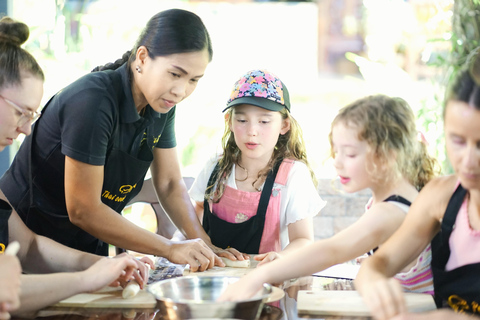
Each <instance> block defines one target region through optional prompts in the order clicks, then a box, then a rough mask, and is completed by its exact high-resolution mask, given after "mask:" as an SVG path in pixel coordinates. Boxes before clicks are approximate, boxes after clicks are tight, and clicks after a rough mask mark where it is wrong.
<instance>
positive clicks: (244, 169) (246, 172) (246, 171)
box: [235, 163, 248, 182]
mask: <svg viewBox="0 0 480 320" xmlns="http://www.w3.org/2000/svg"><path fill="white" fill-rule="evenodd" d="M237 166H238V167H239V168H242V169H243V171H245V174H246V177H245V179H243V180H240V179H237V177H236V176H237V175H235V180H237V181H239V182H242V181H245V180H247V179H248V170H247V169H246V168H244V167H242V166H241V165H239V164H238V163H237Z"/></svg>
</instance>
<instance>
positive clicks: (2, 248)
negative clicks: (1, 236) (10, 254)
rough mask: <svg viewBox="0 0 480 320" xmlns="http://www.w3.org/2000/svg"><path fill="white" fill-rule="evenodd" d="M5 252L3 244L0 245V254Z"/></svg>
mask: <svg viewBox="0 0 480 320" xmlns="http://www.w3.org/2000/svg"><path fill="white" fill-rule="evenodd" d="M4 252H5V245H4V244H3V243H0V253H4Z"/></svg>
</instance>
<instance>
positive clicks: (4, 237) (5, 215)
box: [0, 200, 12, 254]
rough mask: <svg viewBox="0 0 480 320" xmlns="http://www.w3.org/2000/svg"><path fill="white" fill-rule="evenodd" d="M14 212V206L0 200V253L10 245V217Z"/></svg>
mask: <svg viewBox="0 0 480 320" xmlns="http://www.w3.org/2000/svg"><path fill="white" fill-rule="evenodd" d="M11 214H12V207H10V205H9V204H8V203H7V202H5V201H3V200H0V254H1V253H3V252H5V248H6V247H7V245H8V219H10V215H11Z"/></svg>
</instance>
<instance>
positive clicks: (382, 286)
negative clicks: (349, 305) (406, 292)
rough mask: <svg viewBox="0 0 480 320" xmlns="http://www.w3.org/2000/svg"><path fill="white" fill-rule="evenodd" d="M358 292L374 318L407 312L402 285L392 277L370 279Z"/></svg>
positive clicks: (389, 316)
mask: <svg viewBox="0 0 480 320" xmlns="http://www.w3.org/2000/svg"><path fill="white" fill-rule="evenodd" d="M360 293H361V295H362V297H363V301H365V303H366V305H367V306H368V308H369V309H370V312H371V313H372V315H373V318H374V319H377V320H384V319H385V320H386V319H391V318H392V317H393V316H396V315H400V314H404V313H406V312H407V308H406V304H405V298H404V296H403V290H402V287H401V285H400V283H399V282H398V281H397V280H395V279H394V278H388V279H385V278H383V279H376V280H375V281H370V283H369V285H367V286H364V287H363V288H362V290H361V292H360Z"/></svg>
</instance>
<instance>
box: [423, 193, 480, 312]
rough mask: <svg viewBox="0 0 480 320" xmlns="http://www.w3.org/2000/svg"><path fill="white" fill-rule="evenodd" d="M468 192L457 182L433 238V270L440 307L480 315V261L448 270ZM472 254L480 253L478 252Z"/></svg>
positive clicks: (436, 295) (436, 300)
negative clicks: (452, 237)
mask: <svg viewBox="0 0 480 320" xmlns="http://www.w3.org/2000/svg"><path fill="white" fill-rule="evenodd" d="M466 194H467V191H466V190H465V189H464V188H463V187H462V186H461V185H458V188H457V189H456V190H455V192H454V193H453V195H452V198H451V199H450V201H449V203H448V206H447V210H446V211H445V215H444V216H443V220H442V226H441V229H440V232H439V233H438V234H437V235H436V236H435V237H434V238H433V240H432V272H433V286H434V288H435V296H434V298H435V303H436V304H437V307H438V308H444V307H447V308H452V309H453V310H455V311H457V312H461V313H463V312H466V313H475V314H480V305H479V303H480V263H473V264H468V265H465V266H462V267H459V268H456V269H453V270H451V271H446V270H445V265H446V264H447V262H448V259H449V257H450V245H449V243H448V241H449V239H450V234H451V233H452V231H453V228H454V225H455V220H456V217H457V214H458V211H459V210H460V207H461V206H462V203H463V201H464V199H465V195H466ZM472 254H479V253H478V252H475V253H472Z"/></svg>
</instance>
